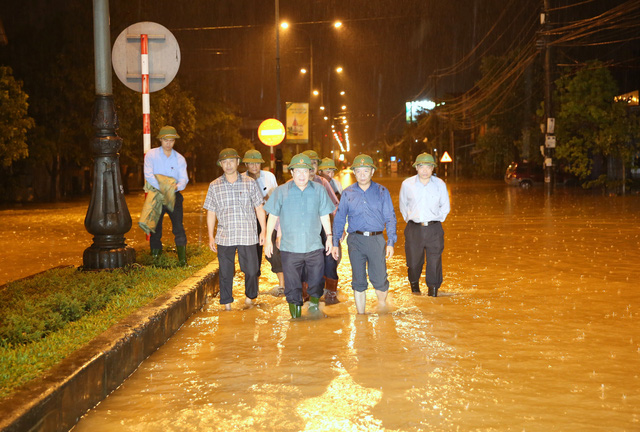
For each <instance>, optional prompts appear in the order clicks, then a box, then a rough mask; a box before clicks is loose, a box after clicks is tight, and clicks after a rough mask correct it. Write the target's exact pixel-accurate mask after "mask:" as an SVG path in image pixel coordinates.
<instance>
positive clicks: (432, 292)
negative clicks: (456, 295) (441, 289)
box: [428, 287, 438, 297]
mask: <svg viewBox="0 0 640 432" xmlns="http://www.w3.org/2000/svg"><path fill="white" fill-rule="evenodd" d="M428 294H429V296H430V297H438V288H435V287H429V293H428Z"/></svg>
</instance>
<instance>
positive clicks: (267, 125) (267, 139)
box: [258, 119, 286, 147]
mask: <svg viewBox="0 0 640 432" xmlns="http://www.w3.org/2000/svg"><path fill="white" fill-rule="evenodd" d="M285 135H286V132H285V130H284V125H283V124H282V123H281V122H280V121H279V120H276V119H266V120H265V121H263V122H262V123H260V126H258V138H259V139H260V141H261V142H262V143H263V144H265V145H268V146H271V147H273V146H277V145H278V144H280V143H281V142H282V140H284V137H285Z"/></svg>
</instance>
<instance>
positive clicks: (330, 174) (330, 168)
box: [318, 157, 342, 200]
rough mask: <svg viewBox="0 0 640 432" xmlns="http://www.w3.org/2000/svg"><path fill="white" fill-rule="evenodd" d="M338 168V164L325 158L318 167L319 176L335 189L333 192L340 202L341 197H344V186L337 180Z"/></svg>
mask: <svg viewBox="0 0 640 432" xmlns="http://www.w3.org/2000/svg"><path fill="white" fill-rule="evenodd" d="M337 170H338V167H337V166H336V163H335V162H334V161H333V159H331V158H328V157H326V158H324V159H322V162H320V165H318V174H320V175H321V176H322V177H324V178H325V180H327V181H328V182H329V184H330V185H331V187H332V188H333V192H334V193H335V194H336V197H337V198H338V200H340V196H341V195H342V185H341V184H340V182H339V181H338V179H336V171H337Z"/></svg>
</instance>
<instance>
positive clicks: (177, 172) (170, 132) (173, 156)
mask: <svg viewBox="0 0 640 432" xmlns="http://www.w3.org/2000/svg"><path fill="white" fill-rule="evenodd" d="M157 138H158V139H159V140H160V147H156V148H152V149H151V150H149V151H148V152H147V154H146V155H145V156H144V179H145V181H146V182H147V183H148V184H149V185H151V186H153V187H154V188H155V189H157V190H160V189H161V187H160V184H159V183H158V179H157V178H156V175H160V176H165V177H168V178H169V179H172V181H173V180H175V204H174V206H173V210H170V209H168V208H167V206H165V205H163V206H162V212H161V213H160V218H159V220H158V222H157V224H156V228H155V232H151V233H150V239H149V246H150V248H151V255H152V256H153V257H154V258H157V257H159V256H160V254H161V253H162V219H163V218H164V215H165V213H166V214H168V215H169V218H170V219H171V224H172V226H173V236H174V237H175V242H176V250H177V252H178V263H179V265H181V266H186V265H187V234H186V233H185V230H184V225H183V224H182V216H183V210H182V208H183V201H184V199H183V197H182V194H181V193H180V192H181V191H183V190H184V188H185V187H186V186H187V183H189V177H188V175H187V161H186V160H185V158H184V157H183V156H182V155H181V154H180V153H178V152H177V151H175V150H174V149H173V146H174V144H175V142H176V139H178V138H180V136H179V135H178V132H177V131H176V129H175V128H174V127H173V126H164V127H162V129H160V132H158V136H157Z"/></svg>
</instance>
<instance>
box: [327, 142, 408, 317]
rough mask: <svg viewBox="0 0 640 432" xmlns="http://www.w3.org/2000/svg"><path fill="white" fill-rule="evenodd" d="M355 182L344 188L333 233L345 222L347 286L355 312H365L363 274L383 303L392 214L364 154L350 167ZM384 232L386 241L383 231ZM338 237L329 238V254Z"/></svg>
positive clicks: (393, 240)
mask: <svg viewBox="0 0 640 432" xmlns="http://www.w3.org/2000/svg"><path fill="white" fill-rule="evenodd" d="M351 169H352V170H353V172H354V174H355V176H356V183H354V184H352V185H351V186H349V187H347V188H346V189H345V190H344V193H343V195H342V199H341V200H340V205H339V206H338V211H337V212H336V216H335V218H334V221H333V232H334V233H337V232H342V231H343V230H344V227H345V224H348V225H349V227H348V229H347V232H348V233H349V236H348V237H347V245H348V247H349V260H350V261H351V274H352V279H351V287H352V288H353V296H354V300H355V304H356V310H357V311H358V313H359V314H364V313H365V305H366V300H367V297H366V296H367V286H368V285H369V283H368V281H367V274H368V275H369V280H370V281H371V284H372V285H373V288H374V289H375V292H376V296H377V297H378V307H379V308H383V307H384V306H386V300H387V292H388V291H389V279H388V278H387V263H386V260H388V259H390V258H391V257H392V256H393V252H394V251H393V246H394V244H395V243H396V240H397V236H396V213H395V211H394V209H393V202H392V201H391V195H390V194H389V190H388V189H387V188H386V187H384V186H382V185H380V184H378V183H375V182H373V181H371V179H372V178H373V174H374V173H375V172H376V166H375V165H374V163H373V159H372V158H371V157H370V156H368V155H358V156H356V158H355V159H354V160H353V166H352V167H351ZM385 229H386V231H387V240H386V241H385V239H384V236H383V234H384V231H385ZM339 246H340V238H339V237H334V239H333V251H332V253H333V256H334V257H335V258H336V259H337V258H338V256H339Z"/></svg>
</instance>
